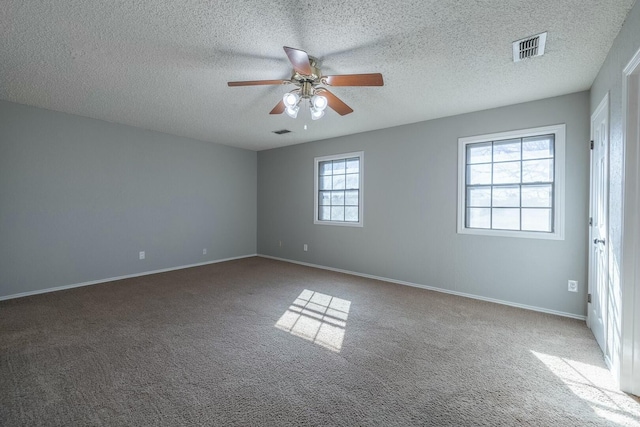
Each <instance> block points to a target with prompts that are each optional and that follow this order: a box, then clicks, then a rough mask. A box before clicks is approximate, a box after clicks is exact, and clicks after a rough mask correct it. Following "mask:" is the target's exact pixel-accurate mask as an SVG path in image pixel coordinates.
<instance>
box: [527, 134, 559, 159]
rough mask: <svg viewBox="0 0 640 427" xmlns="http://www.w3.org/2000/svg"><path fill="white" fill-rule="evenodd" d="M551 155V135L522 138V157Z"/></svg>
mask: <svg viewBox="0 0 640 427" xmlns="http://www.w3.org/2000/svg"><path fill="white" fill-rule="evenodd" d="M548 157H553V135H543V136H535V137H531V138H524V139H523V140H522V158H523V159H541V158H548Z"/></svg>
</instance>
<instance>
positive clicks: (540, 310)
mask: <svg viewBox="0 0 640 427" xmlns="http://www.w3.org/2000/svg"><path fill="white" fill-rule="evenodd" d="M258 256H259V257H262V258H269V259H274V260H277V261H284V262H290V263H292V264H300V265H304V266H307V267H314V268H320V269H322V270H330V271H335V272H338V273H344V274H351V275H353V276H360V277H366V278H368V279H375V280H382V281H384V282H390V283H397V284H399V285H405V286H412V287H414V288H421V289H427V290H429V291H436V292H442V293H445V294H451V295H457V296H460V297H465V298H472V299H477V300H481V301H487V302H493V303H496V304H502V305H508V306H511V307H517V308H523V309H525V310H531V311H539V312H541V313H547V314H555V315H556V316H563V317H570V318H572V319H578V320H584V321H586V320H587V316H581V315H578V314H573V313H566V312H564V311H556V310H549V309H547V308H542V307H536V306H532V305H526V304H519V303H515V302H510V301H503V300H499V299H495V298H487V297H483V296H480V295H474V294H467V293H464V292H457V291H450V290H448V289H443V288H436V287H434V286H427V285H421V284H418V283H412V282H405V281H404V280H396V279H389V278H388V277H380V276H374V275H372V274H364V273H358V272H356V271H350V270H342V269H340V268H333V267H327V266H324V265H318V264H311V263H308V262H302V261H294V260H291V259H286V258H278V257H275V256H270V255H263V254H258Z"/></svg>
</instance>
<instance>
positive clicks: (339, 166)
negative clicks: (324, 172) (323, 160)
mask: <svg viewBox="0 0 640 427" xmlns="http://www.w3.org/2000/svg"><path fill="white" fill-rule="evenodd" d="M345 167H346V166H345V161H344V160H334V161H333V174H334V175H335V174H344V171H345Z"/></svg>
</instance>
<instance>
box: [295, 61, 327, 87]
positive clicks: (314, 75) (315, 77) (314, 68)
mask: <svg viewBox="0 0 640 427" xmlns="http://www.w3.org/2000/svg"><path fill="white" fill-rule="evenodd" d="M309 67H310V68H311V74H309V75H305V74H300V73H299V72H298V71H296V70H295V69H294V70H293V74H292V75H291V82H292V83H294V84H302V83H303V82H311V83H313V84H318V83H320V78H321V77H322V71H320V67H319V64H318V60H317V59H316V58H314V57H313V56H310V57H309Z"/></svg>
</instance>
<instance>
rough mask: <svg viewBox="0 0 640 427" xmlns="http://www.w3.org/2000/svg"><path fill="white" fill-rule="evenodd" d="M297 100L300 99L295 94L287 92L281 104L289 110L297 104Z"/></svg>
mask: <svg viewBox="0 0 640 427" xmlns="http://www.w3.org/2000/svg"><path fill="white" fill-rule="evenodd" d="M299 99H300V96H299V95H298V94H297V93H291V92H287V93H285V94H284V96H283V97H282V102H284V105H285V106H287V107H289V108H293V107H295V106H296V104H298V100H299Z"/></svg>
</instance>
